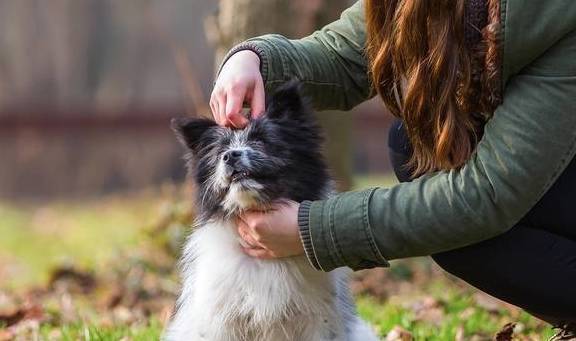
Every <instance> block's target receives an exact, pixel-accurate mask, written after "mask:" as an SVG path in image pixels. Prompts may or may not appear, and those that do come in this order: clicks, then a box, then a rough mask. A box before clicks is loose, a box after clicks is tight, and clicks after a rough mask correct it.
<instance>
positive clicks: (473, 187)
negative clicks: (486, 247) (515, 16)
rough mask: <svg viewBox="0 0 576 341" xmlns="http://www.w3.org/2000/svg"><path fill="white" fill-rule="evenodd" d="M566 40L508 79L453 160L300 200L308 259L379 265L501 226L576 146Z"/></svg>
mask: <svg viewBox="0 0 576 341" xmlns="http://www.w3.org/2000/svg"><path fill="white" fill-rule="evenodd" d="M574 46H576V32H572V33H571V34H569V35H568V36H566V37H565V38H563V39H562V40H561V41H559V42H558V43H557V44H556V45H555V46H553V47H552V48H550V49H549V50H548V52H546V53H545V54H544V55H543V56H541V57H540V58H538V59H537V60H536V61H535V62H534V63H532V64H531V65H530V66H528V67H527V68H525V69H524V70H523V71H522V72H521V73H520V74H518V75H516V76H514V77H512V78H511V79H510V80H509V82H508V84H507V87H506V91H505V94H504V95H505V96H504V103H503V104H502V105H501V106H500V107H499V108H498V109H497V110H496V112H495V113H494V116H493V118H492V119H491V120H490V121H489V122H488V124H487V126H486V128H485V133H484V136H483V138H482V140H481V142H480V143H479V145H478V147H477V151H476V153H475V154H474V155H473V156H472V158H471V159H470V161H469V162H468V163H467V164H466V165H465V166H464V167H463V168H461V169H459V170H453V171H450V172H439V173H436V174H433V175H429V176H424V177H422V178H420V179H417V180H415V181H413V182H411V183H403V184H400V185H397V186H395V187H392V188H390V189H384V188H377V189H370V190H365V191H360V192H350V193H343V194H341V195H338V196H336V197H334V198H331V199H329V200H326V201H315V202H304V203H302V204H301V208H300V216H301V217H304V219H301V220H300V224H301V225H304V226H303V231H302V234H303V235H304V236H309V242H308V243H305V244H306V245H305V247H306V249H307V251H308V253H309V254H310V253H311V254H313V255H314V257H315V259H312V263H313V264H317V265H318V266H317V267H319V268H321V269H322V270H325V271H329V270H332V269H334V268H336V267H339V266H344V265H346V266H350V267H352V268H353V269H362V268H370V267H374V266H383V265H387V260H391V259H396V258H403V257H412V256H420V255H430V254H434V253H438V252H442V251H446V250H450V249H455V248H459V247H463V246H466V245H469V244H473V243H477V242H480V241H482V240H485V239H488V238H491V237H494V236H496V235H498V234H501V233H503V232H505V231H507V230H508V229H510V228H511V227H512V226H513V225H514V224H515V223H517V222H518V221H519V220H520V219H521V218H522V216H523V215H525V214H526V213H527V212H528V211H529V210H530V208H532V207H533V205H534V204H535V203H536V202H537V201H538V200H539V199H540V198H541V197H542V195H543V194H544V193H545V192H546V191H547V190H548V188H549V187H550V186H551V185H552V184H553V182H554V181H555V180H556V178H557V177H558V176H559V175H560V173H561V172H562V170H563V169H564V167H565V166H566V165H567V164H568V163H569V162H570V160H571V159H572V158H573V157H574V156H575V154H576V69H574V65H573V61H574V60H576V49H574ZM567 200H573V199H568V198H567ZM306 218H307V219H306ZM301 228H302V226H301Z"/></svg>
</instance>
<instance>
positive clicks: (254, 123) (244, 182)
mask: <svg viewBox="0 0 576 341" xmlns="http://www.w3.org/2000/svg"><path fill="white" fill-rule="evenodd" d="M172 128H173V130H174V131H175V133H176V135H177V137H178V139H179V140H180V142H182V144H183V145H184V146H185V148H186V149H187V154H186V159H187V160H188V169H189V173H190V176H191V177H192V178H193V179H194V180H195V182H196V185H197V195H198V198H197V206H198V209H197V211H198V217H197V219H196V221H195V229H194V231H193V233H192V234H191V235H190V237H189V239H188V240H187V243H186V245H185V248H184V250H183V256H182V259H181V267H182V277H183V288H182V292H181V294H180V296H179V298H178V301H177V304H176V309H175V313H174V315H173V317H172V320H171V322H170V323H169V325H168V327H167V329H166V332H165V334H164V337H163V338H164V340H167V341H185V340H186V341H188V340H209V341H236V340H238V341H253V340H257V341H282V340H286V341H288V340H290V341H324V340H326V341H327V340H332V341H344V340H347V341H360V340H361V341H371V340H377V337H376V336H375V334H374V333H373V331H372V330H371V329H370V328H369V327H368V326H367V325H366V324H365V323H364V322H363V321H362V320H361V319H360V318H359V317H358V315H357V314H356V309H355V305H354V302H353V300H352V297H351V295H350V291H349V287H348V277H349V273H350V270H349V269H347V268H340V269H336V270H334V271H331V272H329V273H325V272H320V271H317V270H315V269H314V268H313V267H312V266H311V265H310V264H309V263H308V260H307V259H306V257H305V256H297V257H288V258H282V259H273V260H262V259H256V258H252V257H250V256H248V255H246V254H245V253H243V252H242V249H241V245H242V241H241V240H240V238H239V235H238V232H237V229H236V224H235V221H236V217H237V216H238V214H239V213H241V212H243V211H245V210H267V209H269V208H270V206H271V204H272V203H275V202H278V201H281V200H293V201H296V202H301V201H302V200H319V199H325V198H327V197H328V196H329V195H330V194H331V193H333V189H332V187H333V186H332V180H331V179H330V176H329V174H328V170H327V167H326V164H325V162H324V159H323V156H322V152H321V142H322V139H321V133H320V129H319V127H318V125H317V124H316V122H315V120H314V116H313V113H312V112H311V110H310V109H309V106H308V105H307V103H306V102H305V100H304V99H303V97H302V96H301V94H300V86H299V84H298V83H296V82H289V83H287V84H285V85H283V86H282V87H281V88H279V89H278V90H277V91H276V92H275V93H274V94H273V95H272V97H271V98H270V100H269V101H268V103H267V110H266V112H265V113H264V114H263V115H262V116H261V117H258V118H254V119H251V120H250V123H249V124H248V125H247V126H246V127H245V128H244V129H241V130H233V129H229V128H225V127H220V126H218V125H217V124H216V123H215V122H214V121H212V120H208V119H175V120H173V121H172Z"/></svg>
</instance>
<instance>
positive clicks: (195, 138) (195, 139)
mask: <svg viewBox="0 0 576 341" xmlns="http://www.w3.org/2000/svg"><path fill="white" fill-rule="evenodd" d="M170 125H171V127H172V130H174V132H175V133H176V137H177V138H178V141H180V143H182V144H183V145H184V146H186V147H188V148H189V149H190V150H191V151H192V152H197V151H199V150H200V149H201V148H202V147H204V146H206V145H208V144H209V143H211V142H212V140H213V139H214V134H210V133H209V132H210V130H212V129H213V128H216V127H217V126H218V125H217V124H216V122H214V121H212V120H209V119H206V118H173V119H172V121H171V122H170Z"/></svg>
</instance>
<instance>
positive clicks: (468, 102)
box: [365, 0, 501, 176]
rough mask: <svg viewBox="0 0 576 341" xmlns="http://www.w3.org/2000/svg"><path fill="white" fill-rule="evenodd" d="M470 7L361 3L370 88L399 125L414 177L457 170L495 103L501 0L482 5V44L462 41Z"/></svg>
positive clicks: (445, 1)
mask: <svg viewBox="0 0 576 341" xmlns="http://www.w3.org/2000/svg"><path fill="white" fill-rule="evenodd" d="M466 1H468V0H366V7H365V10H366V24H367V46H366V53H367V57H368V60H369V71H370V74H371V79H372V85H373V88H374V89H375V90H376V92H377V93H378V94H379V95H380V97H381V98H382V99H383V100H384V103H385V104H386V106H387V107H388V109H389V110H390V111H391V112H392V114H394V115H395V116H397V117H400V118H402V120H403V121H404V124H405V125H406V128H407V131H408V135H409V137H410V142H411V143H412V149H413V153H412V159H411V160H410V163H409V167H410V168H411V170H412V172H413V175H414V176H418V175H421V174H423V173H427V172H430V171H435V170H447V169H453V168H458V167H460V166H462V165H463V164H464V163H465V162H466V161H467V160H468V159H469V158H470V155H471V154H472V152H473V151H474V149H475V147H476V144H477V142H478V139H479V137H480V135H481V134H482V129H483V126H484V123H485V121H486V118H487V117H488V116H489V115H491V114H492V113H493V111H494V109H495V108H496V106H497V105H498V104H499V103H500V102H501V95H500V93H501V91H500V80H499V76H500V59H499V48H498V37H499V3H500V0H488V18H487V20H486V23H487V24H486V25H485V26H484V27H483V28H482V27H480V28H475V29H477V30H479V31H480V32H481V35H482V39H480V41H479V42H478V43H476V44H474V45H473V46H470V45H469V44H467V43H466V39H464V25H465V19H464V18H465V11H466Z"/></svg>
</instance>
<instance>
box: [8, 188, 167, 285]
mask: <svg viewBox="0 0 576 341" xmlns="http://www.w3.org/2000/svg"><path fill="white" fill-rule="evenodd" d="M157 207H158V202H157V201H155V200H153V199H152V198H150V197H141V196H138V197H129V198H117V197H111V198H105V199H102V200H94V201H83V202H58V203H48V204H43V205H39V206H34V207H31V206H15V205H11V204H9V203H0V236H1V237H0V271H2V269H4V270H3V271H2V272H3V273H6V275H5V277H4V276H2V275H0V278H2V277H4V278H2V282H1V283H0V285H1V286H3V287H6V286H8V287H14V286H22V285H25V284H31V283H41V282H44V281H45V280H46V276H47V270H48V269H50V268H52V267H53V266H55V265H61V264H67V263H70V264H75V265H79V266H82V267H86V268H97V267H98V266H100V265H102V264H104V263H106V262H107V261H109V260H110V259H112V258H113V257H114V256H115V254H116V253H117V252H119V251H121V250H122V249H123V248H129V247H130V246H131V245H133V244H135V243H137V242H138V237H139V231H141V229H142V228H143V227H145V226H146V224H147V223H149V222H150V220H151V219H153V217H154V216H155V215H157V214H158V209H157Z"/></svg>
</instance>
